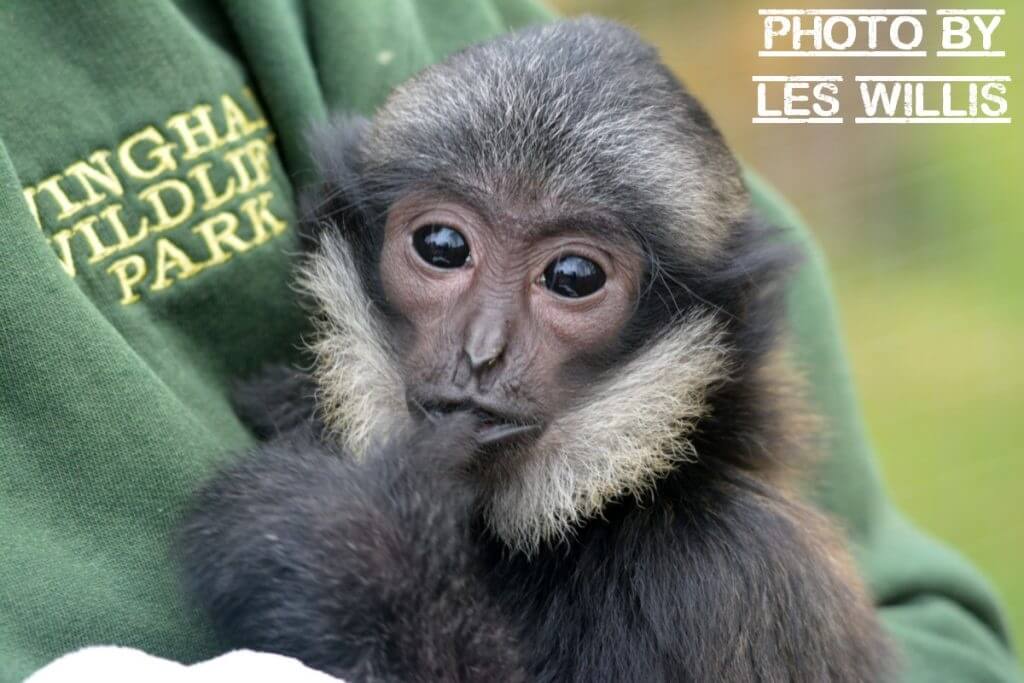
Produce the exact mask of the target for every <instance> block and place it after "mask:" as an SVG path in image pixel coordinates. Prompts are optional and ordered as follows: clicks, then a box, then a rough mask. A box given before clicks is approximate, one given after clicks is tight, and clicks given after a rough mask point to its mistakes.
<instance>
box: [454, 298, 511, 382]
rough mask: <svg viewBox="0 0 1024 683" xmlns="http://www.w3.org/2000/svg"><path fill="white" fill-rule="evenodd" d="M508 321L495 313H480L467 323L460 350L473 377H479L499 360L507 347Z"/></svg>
mask: <svg viewBox="0 0 1024 683" xmlns="http://www.w3.org/2000/svg"><path fill="white" fill-rule="evenodd" d="M510 322H511V321H509V320H508V319H507V318H506V317H505V316H504V315H501V314H497V313H487V312H484V313H481V314H479V315H477V316H476V317H475V318H473V320H472V321H471V322H470V323H469V326H468V327H467V329H466V339H465V343H464V344H463V347H462V350H463V351H464V352H465V354H466V359H467V360H468V361H469V367H470V369H471V370H472V372H473V374H474V375H480V374H481V373H483V372H484V371H485V370H487V369H488V368H490V367H491V366H493V365H496V364H497V363H498V361H499V360H501V357H502V355H503V354H504V353H505V347H506V346H507V345H508V328H509V326H510V325H509V323H510Z"/></svg>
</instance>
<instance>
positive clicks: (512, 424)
mask: <svg viewBox="0 0 1024 683" xmlns="http://www.w3.org/2000/svg"><path fill="white" fill-rule="evenodd" d="M422 407H423V408H424V410H425V411H426V412H427V413H428V414H431V415H435V416H440V415H450V414H452V413H457V412H466V413H470V414H471V415H473V416H474V417H475V418H476V419H477V420H478V422H479V427H478V428H477V432H476V434H477V440H478V442H479V444H480V445H481V446H493V445H497V444H504V443H510V442H512V441H515V440H518V439H521V438H526V437H528V436H532V435H535V434H537V433H539V432H540V431H541V426H540V425H539V424H538V423H536V422H532V421H529V420H525V419H522V418H521V417H518V416H515V415H511V414H509V413H506V412H504V411H501V410H497V409H495V408H493V407H491V406H484V405H481V404H480V403H478V402H476V401H473V400H468V399H467V400H454V401H451V400H448V401H431V402H428V403H426V404H423V405H422Z"/></svg>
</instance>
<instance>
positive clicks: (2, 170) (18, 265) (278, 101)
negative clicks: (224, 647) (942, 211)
mask: <svg viewBox="0 0 1024 683" xmlns="http://www.w3.org/2000/svg"><path fill="white" fill-rule="evenodd" d="M143 4H144V5H145V6H143ZM545 16H546V14H545V12H544V11H543V10H542V9H541V8H540V7H538V6H535V5H534V4H532V0H488V1H486V2H455V1H454V0H421V1H419V2H413V1H412V0H401V1H398V0H394V1H393V0H387V1H385V0H344V1H338V0H306V2H299V1H298V0H293V1H291V2H289V1H288V0H264V1H262V2H248V1H246V0H220V1H219V2H208V3H206V2H201V1H200V0H195V1H192V0H189V1H182V2H178V3H175V2H171V1H169V0H148V1H147V2H145V3H139V2H131V3H128V2H106V3H97V2H92V1H89V0H65V1H64V2H61V3H46V2H38V1H37V0H5V2H3V3H2V4H0V681H3V682H7V681H16V680H19V679H20V678H22V677H23V676H25V675H26V674H28V673H30V672H31V671H33V670H34V669H36V668H38V667H40V666H42V665H43V664H45V663H46V662H48V661H50V660H51V659H53V658H54V657H56V656H58V655H59V654H61V653H64V652H66V651H68V650H70V649H73V648H77V647H80V646H83V645H86V644H98V643H107V644H119V645H128V646H134V647H138V648H142V649H144V650H147V651H149V652H151V653H154V654H157V655H161V656H164V657H170V658H173V659H176V660H181V661H185V662H191V661H195V660H198V659H201V658H205V657H209V656H211V655H214V654H216V653H217V652H218V651H219V649H220V647H221V646H220V645H219V644H218V643H217V642H216V641H215V640H214V639H213V637H212V635H211V633H210V631H209V629H208V626H207V625H206V624H205V623H204V622H203V620H202V618H201V616H200V615H199V614H198V613H197V612H196V611H195V610H194V609H192V608H190V607H189V606H188V605H187V604H186V602H185V600H184V599H183V596H182V594H181V592H180V591H179V589H178V587H177V585H176V581H175V574H174V569H173V563H172V560H171V558H170V552H169V537H170V532H171V530H172V529H173V527H174V525H175V523H176V521H177V520H178V518H179V515H180V513H181V510H182V507H183V505H184V504H185V503H186V501H187V500H188V497H189V493H190V491H192V490H193V488H194V487H195V486H196V484H197V482H198V481H200V480H201V479H202V478H203V477H204V476H205V475H207V474H208V473H209V472H210V471H211V468H212V467H213V466H214V465H215V464H216V463H217V462H218V461H219V459H220V458H223V457H224V455H225V454H226V453H227V452H229V451H232V450H235V449H239V448H241V447H244V446H245V445H247V444H248V443H250V441H251V438H252V437H251V436H250V435H249V434H248V433H247V431H246V429H245V427H244V426H243V425H242V424H240V423H239V421H238V420H237V418H236V417H235V416H234V414H233V412H232V410H231V407H230V405H229V402H228V392H229V386H230V384H231V382H232V381H233V380H235V379H236V378H239V377H242V376H245V375H247V374H249V373H252V372H253V371H255V370H256V369H258V368H259V367H260V366H262V365H264V364H266V363H271V362H281V361H289V360H295V359H296V358H297V356H298V354H297V348H298V345H299V341H300V335H301V334H302V332H303V331H304V329H305V327H304V322H303V316H302V314H301V312H300V311H299V309H298V308H297V306H296V304H295V301H294V294H293V292H292V291H291V290H290V289H289V285H288V279H289V266H290V261H291V259H292V256H293V255H294V252H295V250H296V244H295V232H294V222H295V212H294V209H293V200H294V194H295V190H294V187H295V185H296V184H301V183H302V182H305V181H306V180H308V179H309V178H310V164H309V160H308V151H309V150H308V149H307V148H306V144H305V142H304V135H303V134H304V131H305V130H306V129H307V127H308V124H309V123H310V122H311V121H314V120H316V119H321V118H323V117H324V116H325V114H326V112H327V111H328V110H354V111H360V112H370V111H372V109H373V107H374V106H375V105H376V104H377V103H379V102H380V101H381V99H382V97H383V96H384V95H385V94H386V92H387V91H388V89H389V88H390V87H391V86H392V85H394V84H395V83H398V82H400V81H402V80H403V79H405V78H406V77H407V76H408V75H410V74H411V73H413V72H414V71H416V70H418V69H419V68H421V67H423V66H424V65H426V64H428V63H430V62H432V61H435V60H437V59H439V58H441V57H442V56H444V55H445V54H446V53H448V52H450V51H452V50H455V49H457V48H459V47H461V46H463V45H465V44H467V43H470V42H473V41H477V40H480V39H483V38H487V37H490V36H493V35H495V34H497V33H499V32H502V31H505V30H507V29H508V28H510V27H512V26H516V25H520V24H522V23H525V22H529V21H535V20H540V19H543V18H544V17H545ZM683 76H684V77H685V74H683ZM751 184H752V185H753V188H754V190H755V194H756V197H757V201H758V203H759V204H760V205H761V206H762V207H763V208H764V209H765V210H766V211H768V212H770V213H771V214H772V215H773V216H775V217H776V218H777V219H778V221H780V222H781V223H783V224H785V225H787V226H790V229H791V230H792V234H793V236H794V239H798V240H802V241H804V243H805V244H806V245H807V250H808V253H809V254H810V258H809V260H808V262H807V264H806V266H805V267H804V268H803V270H802V271H801V273H800V276H799V278H798V280H797V282H796V283H795V284H794V286H793V289H792V303H793V322H794V325H795V328H796V340H797V344H798V351H799V354H800V358H801V359H802V360H803V361H804V362H805V363H806V364H807V366H808V367H809V369H810V373H811V377H812V380H813V386H814V389H815V392H816V393H815V396H816V399H817V401H818V402H819V404H820V407H821V409H822V411H823V412H824V413H825V415H826V416H827V417H828V418H829V419H830V421H831V431H830V433H831V437H832V443H831V450H830V457H829V459H828V460H827V462H826V464H825V465H824V466H823V468H822V471H821V472H820V476H819V477H818V478H817V480H816V481H817V490H816V491H815V494H816V495H817V496H818V498H819V499H820V500H821V501H822V503H823V504H824V505H825V506H826V507H827V508H828V509H829V510H831V511H832V512H833V513H835V514H836V515H837V516H838V517H839V518H840V519H841V520H842V521H843V522H844V523H845V524H846V526H847V527H848V528H849V531H850V533H851V536H852V539H853V542H854V544H855V551H856V554H857V558H858V560H859V562H860V564H861V567H862V569H863V571H864V573H865V575H866V576H867V578H868V582H869V584H870V586H871V589H872V590H873V592H874V595H875V596H876V599H877V602H878V605H879V609H880V612H881V615H882V618H883V619H884V622H885V624H886V626H887V627H888V628H889V629H890V630H891V632H892V633H893V635H894V636H895V637H896V638H897V639H898V641H899V642H900V644H901V646H902V647H903V650H904V653H905V657H906V662H907V671H908V676H907V678H908V680H912V681H1008V680H1014V679H1015V677H1016V675H1017V674H1016V673H1015V672H1016V667H1015V664H1014V662H1013V659H1012V656H1011V654H1010V653H1009V648H1008V644H1007V635H1006V631H1005V628H1004V626H1003V622H1002V620H1001V618H1000V615H999V613H998V610H997V607H996V605H995V601H994V599H993V597H992V594H991V592H990V591H989V588H988V587H987V586H986V584H985V583H984V581H983V580H982V579H981V578H980V577H979V576H978V574H977V573H975V571H974V570H973V569H971V568H970V567H969V566H968V565H967V564H965V563H964V561H963V560H961V559H960V558H959V557H958V556H957V555H955V554H953V553H952V552H950V551H949V550H947V549H945V548H943V547H941V546H940V545H938V544H936V543H935V542H934V541H932V540H931V539H929V538H927V537H925V536H924V535H922V534H921V533H920V532H919V531H917V530H916V529H915V528H914V527H913V526H911V525H910V524H908V523H907V522H906V521H905V520H904V518H903V517H902V516H901V515H900V514H899V513H898V512H897V511H896V510H895V509H893V507H892V505H891V504H890V503H889V501H888V500H887V499H886V497H885V495H884V492H883V490H882V488H881V485H880V483H879V479H878V474H877V472H876V469H875V467H874V465H873V464H872V460H871V453H870V449H869V446H868V444H867V442H866V440H865V437H864V432H863V428H862V425H861V423H860V421H859V418H858V416H857V412H856V409H855V406H854V399H853V395H852V391H851V387H850V381H849V377H848V371H847V368H846V365H845V363H844V360H843V356H842V351H841V348H840V343H839V340H838V337H837V331H836V321H835V318H834V314H833V311H832V300H831V297H830V294H829V290H828V285H827V283H826V279H825V275H824V272H823V270H822V265H821V260H820V257H819V255H818V253H817V252H816V251H815V249H814V247H813V246H812V245H811V243H810V242H809V240H808V239H807V237H806V234H805V232H804V231H803V229H802V228H801V227H799V225H798V224H797V222H796V220H795V218H794V217H793V215H792V214H791V213H789V212H788V211H787V210H786V209H784V208H781V204H780V203H779V202H778V200H776V199H774V198H772V197H771V196H770V193H769V192H768V191H767V190H765V189H764V188H763V187H762V186H761V185H760V184H759V183H758V182H757V181H756V179H751Z"/></svg>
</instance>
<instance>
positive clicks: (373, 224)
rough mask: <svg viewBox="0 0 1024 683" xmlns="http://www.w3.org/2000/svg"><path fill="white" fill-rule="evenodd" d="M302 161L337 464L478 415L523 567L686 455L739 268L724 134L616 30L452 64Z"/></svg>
mask: <svg viewBox="0 0 1024 683" xmlns="http://www.w3.org/2000/svg"><path fill="white" fill-rule="evenodd" d="M568 43H573V44H572V45H571V46H569V47H571V49H565V50H555V49H553V48H552V46H553V45H563V46H564V45H568ZM533 52H536V53H537V54H543V55H545V58H544V59H537V60H525V61H524V60H522V59H521V57H520V56H521V55H523V54H532V53H533ZM581 55H584V56H586V60H584V61H580V59H581V57H580V56H581ZM314 147H315V148H317V149H318V150H319V154H320V159H319V167H320V169H319V170H320V173H321V176H322V177H323V179H324V187H323V188H321V192H320V193H319V196H320V197H326V198H327V200H326V201H321V203H320V205H318V206H315V207H313V208H312V210H310V213H311V214H312V215H313V216H314V223H315V225H314V226H313V230H314V232H315V233H316V239H315V241H316V244H315V246H314V248H313V250H312V253H311V255H310V257H309V258H308V260H307V263H306V266H305V271H304V275H303V277H302V278H301V284H302V285H303V286H304V288H305V290H306V291H307V293H308V294H309V295H310V297H311V298H312V300H313V301H314V302H315V304H316V305H317V307H318V309H319V323H320V325H319V333H318V335H317V339H316V342H315V345H314V350H315V351H316V353H317V357H318V361H317V366H316V370H315V372H314V374H315V376H316V379H317V382H318V384H319V394H318V395H319V398H320V407H321V412H322V415H323V417H324V421H325V423H326V425H327V427H328V429H329V430H331V431H332V432H333V433H334V434H335V436H336V438H338V439H339V440H340V441H341V442H342V443H343V444H344V445H345V446H347V447H348V448H349V449H350V450H352V451H353V452H354V453H356V454H357V455H358V454H360V453H364V452H367V451H368V450H369V445H370V444H372V443H373V442H375V441H380V440H381V439H383V438H385V437H386V436H387V435H389V434H391V433H394V431H395V430H399V429H403V428H404V427H406V426H408V425H410V424H412V423H415V422H416V421H418V420H423V419H431V417H432V416H433V415H436V414H438V413H447V412H453V411H468V412H471V413H473V414H475V415H476V416H477V417H478V418H479V420H480V428H479V431H478V434H477V436H478V438H479V440H480V442H481V445H482V446H483V448H481V456H482V457H481V458H480V472H479V474H480V476H481V478H480V482H481V500H482V504H483V508H484V511H485V516H486V518H487V521H488V523H489V526H490V527H491V528H492V530H493V531H494V532H495V533H496V534H497V535H498V536H500V537H501V538H502V539H503V540H505V541H506V542H507V544H508V545H509V546H511V547H513V548H517V549H522V550H525V551H530V550H532V549H535V548H537V547H538V545H539V544H540V543H542V542H544V541H549V540H552V539H557V538H559V537H563V536H565V535H567V534H570V533H572V530H573V528H574V527H575V526H576V525H578V524H579V523H581V522H582V521H584V520H586V519H588V518H591V517H593V516H595V515H598V514H600V512H601V510H602V508H603V507H604V506H605V505H606V504H607V503H608V502H609V501H610V500H613V499H615V498H616V497H618V496H622V495H632V494H642V493H644V492H645V491H647V490H649V489H650V487H651V486H652V485H653V483H654V482H655V481H656V480H657V478H658V477H660V476H662V475H664V474H665V473H667V472H668V471H670V470H672V469H673V468H675V467H676V466H678V464H679V463H680V462H681V461H683V460H687V459H693V458H694V457H696V456H695V453H694V447H693V445H692V443H691V440H690V438H689V437H690V434H691V433H692V432H693V430H694V428H695V425H696V424H697V422H698V421H699V420H700V419H701V417H703V416H704V415H705V414H706V413H707V410H708V407H707V403H708V402H707V396H708V394H709V392H711V391H712V390H713V389H714V387H715V386H716V385H718V384H720V383H721V382H723V381H724V380H725V379H726V378H727V377H728V376H729V374H730V371H731V366H732V364H733V358H732V355H733V354H732V351H731V346H730V343H729V337H730V335H731V334H732V332H731V330H730V326H733V327H734V326H735V321H737V320H742V315H743V311H742V310H741V309H742V307H743V306H744V301H746V299H747V297H748V296H749V294H750V292H748V291H747V289H748V285H749V283H750V282H753V279H752V278H750V277H749V272H744V268H745V267H746V266H743V263H744V259H746V258H747V257H748V256H751V255H752V258H753V261H752V262H753V264H754V265H753V267H754V268H757V267H759V266H758V265H757V260H758V259H757V256H756V253H758V252H756V250H749V251H750V253H749V254H748V253H747V252H746V251H744V250H746V249H747V247H748V246H749V244H752V241H751V239H748V238H749V237H750V235H748V234H746V233H745V232H744V225H746V222H747V221H748V219H749V204H748V197H747V193H746V190H745V188H744V187H743V183H742V181H741V180H740V177H739V170H738V166H737V164H736V162H735V160H734V159H733V157H732V155H731V154H730V152H729V151H728V149H727V147H726V146H725V144H724V142H723V140H722V138H721V135H720V134H719V133H718V131H717V130H716V129H715V127H714V125H713V123H712V122H711V121H710V119H709V118H708V116H707V115H706V113H705V112H704V111H703V109H702V108H701V107H700V105H699V104H698V103H697V102H696V101H695V100H694V99H693V98H692V97H691V96H690V95H689V94H688V93H687V92H686V91H685V89H683V88H682V86H681V85H680V84H679V83H678V81H676V80H675V78H674V77H673V76H672V75H671V74H670V73H669V72H668V71H667V70H666V69H665V68H664V67H663V66H662V65H661V64H660V62H658V59H657V55H656V53H655V52H654V51H653V49H651V48H649V47H648V46H646V45H644V44H643V43H641V42H640V41H639V39H638V38H637V37H636V36H635V34H633V33H631V32H629V31H628V30H626V29H622V28H620V27H612V26H609V25H607V24H605V23H602V22H597V21H589V22H588V21H587V20H584V21H581V22H578V23H577V24H576V25H575V26H574V28H573V29H572V30H565V29H564V28H563V27H560V26H558V25H553V26H551V27H544V28H538V29H537V30H534V31H528V32H522V33H518V34H512V35H510V36H506V37H504V38H499V39H497V40H495V41H492V42H489V43H485V44H482V45H478V46H474V47H471V48H469V49H467V50H465V51H462V52H459V53H457V54H455V55H453V56H452V57H451V58H449V59H448V60H447V61H445V62H442V63H441V64H438V65H435V66H432V67H429V68H427V69H426V70H424V71H423V72H421V73H420V74H419V75H417V76H415V77H414V78H412V79H411V80H409V81H407V82H406V83H405V84H403V85H402V86H400V87H398V88H397V89H396V90H395V91H394V92H393V93H392V95H391V96H390V97H389V98H388V100H387V101H386V102H385V104H384V105H383V106H382V108H381V109H380V110H379V111H378V112H377V113H376V115H375V116H374V117H373V119H372V120H351V119H349V120H344V121H339V122H335V123H334V124H332V125H331V126H329V127H328V129H326V130H325V131H323V132H322V134H321V135H320V136H319V139H318V140H315V141H314ZM737 264H740V266H739V267H738V266H737ZM751 272H752V271H751Z"/></svg>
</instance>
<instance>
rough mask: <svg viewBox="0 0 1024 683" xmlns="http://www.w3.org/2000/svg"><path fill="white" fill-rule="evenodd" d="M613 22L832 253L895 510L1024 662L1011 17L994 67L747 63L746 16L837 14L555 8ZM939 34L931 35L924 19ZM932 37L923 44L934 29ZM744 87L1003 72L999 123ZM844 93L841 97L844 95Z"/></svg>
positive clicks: (1023, 477) (1015, 32) (1017, 56)
mask: <svg viewBox="0 0 1024 683" xmlns="http://www.w3.org/2000/svg"><path fill="white" fill-rule="evenodd" d="M549 2H550V4H551V5H552V6H554V7H555V8H557V9H558V10H560V11H561V12H562V13H564V14H579V13H593V14H599V15H602V16H607V17H611V18H614V19H618V20H620V21H623V22H624V23H626V24H628V25H630V26H632V27H634V28H636V29H637V30H639V31H640V33H641V34H643V35H644V36H645V37H646V38H647V39H648V40H650V41H651V42H653V43H654V44H655V45H657V46H658V47H659V48H660V49H661V51H662V55H663V57H664V58H665V61H666V62H667V63H669V64H670V65H671V66H672V67H673V68H674V69H675V71H676V73H677V74H679V75H680V76H681V77H682V78H683V80H684V81H685V82H686V83H687V84H688V85H689V87H690V88H691V90H693V91H694V92H695V93H696V95H697V96H698V97H699V98H700V99H701V100H702V101H703V102H704V104H705V105H706V106H707V107H708V109H709V110H710V111H711V114H712V115H713V117H714V118H715V120H716V121H717V122H718V124H719V126H720V127H721V128H722V130H723V132H724V133H725V135H726V138H727V139H728V140H729V142H730V144H731V145H732V147H733V149H734V150H735V151H736V152H737V154H738V155H739V156H740V157H741V158H742V159H743V160H744V162H745V163H746V164H747V165H749V166H751V167H752V168H754V169H756V170H757V171H759V172H760V173H761V174H762V175H764V176H765V177H766V178H767V179H768V180H770V181H771V182H772V183H773V184H774V185H775V186H776V187H778V188H779V190H781V191H782V193H783V194H784V195H785V196H786V197H787V198H788V199H789V201H791V202H792V203H793V204H794V205H795V206H796V207H797V208H798V209H799V210H800V212H801V213H802V214H803V216H804V217H805V218H806V219H807V222H808V223H809V224H810V226H811V228H812V230H813V231H814V232H815V234H816V235H817V237H818V239H819V241H820V242H821V243H822V245H823V247H824V249H825V252H826V254H827V256H828V258H829V261H830V265H831V268H832V275H833V278H834V281H835V287H836V290H837V294H838V298H839V305H840V313H841V316H842V319H843V323H844V336H845V340H846V343H847V347H848V350H849V354H850V360H851V362H852V365H853V371H854V376H855V380H856V383H857V387H858V390H859V394H860V397H861V405H862V408H863V411H864V414H865V418H866V420H867V423H868V428H869V430H870V433H871V437H872V440H873V442H874V444H875V446H876V450H877V452H878V457H879V459H880V463H881V467H882V470H883V473H884V476H885V479H886V482H887V486H888V489H889V491H890V493H891V495H892V497H893V498H894V499H895V500H896V502H897V503H898V504H899V505H900V507H902V508H903V509H904V510H905V511H906V512H907V513H908V514H909V515H910V516H912V517H913V518H914V519H915V520H916V521H917V523H918V524H919V525H920V526H922V527H923V528H925V529H927V530H928V531H929V532H930V533H932V534H933V535H935V536H938V537H940V538H942V539H944V540H945V541H946V542H948V543H949V544H951V545H953V546H955V547H957V548H958V549H959V550H960V551H961V552H963V553H964V554H966V555H967V556H968V557H969V558H970V559H971V560H972V561H973V562H974V563H975V564H976V565H978V566H979V567H981V568H982V570H983V571H984V572H985V573H986V574H987V575H988V576H989V577H990V578H991V580H992V581H993V582H994V583H995V585H996V587H997V590H998V591H999V593H1000V594H1001V595H1002V597H1003V599H1004V602H1005V605H1006V608H1007V615H1008V617H1009V618H1010V621H1011V625H1012V626H1013V629H1014V635H1015V637H1016V641H1017V644H1018V651H1024V500H1022V499H1024V111H1021V110H1020V109H1019V107H1021V106H1024V98H1021V97H1020V96H1019V95H1016V94H1015V91H1016V90H1017V89H1019V88H1020V87H1022V83H1024V68H1022V64H1024V6H1021V5H1020V4H1019V0H1015V2H1014V3H1012V4H1011V3H1009V2H988V3H978V2H967V1H959V2H957V3H945V4H940V3H931V2H916V3H915V2H909V1H908V2H901V3H899V4H898V5H894V6H898V7H900V8H910V7H919V8H925V9H929V10H930V11H929V17H928V18H927V20H926V22H925V26H926V37H925V45H926V46H927V47H928V48H929V51H930V52H933V51H934V49H935V47H936V45H937V42H938V40H937V33H938V31H937V21H936V20H935V16H934V14H935V13H934V10H935V9H937V8H941V7H958V8H960V7H974V8H995V7H999V8H1005V9H1006V10H1007V15H1006V16H1005V17H1003V20H1002V24H1001V25H1000V27H999V28H998V29H997V30H996V32H995V34H994V45H993V49H1002V50H1005V51H1006V53H1007V56H1006V57H1005V58H987V59H986V58H960V59H950V58H947V59H938V58H935V57H927V58H920V59H877V58H841V59H834V58H833V59H822V58H818V59H815V58H803V59H799V58H798V59H788V58H771V59H766V58H759V57H758V56H757V51H758V49H759V46H760V43H761V39H762V36H761V31H762V24H761V20H760V17H759V16H758V14H757V10H758V9H759V8H760V7H765V8H767V7H795V8H810V7H844V8H846V7H854V8H856V7H862V8H870V7H877V6H879V5H885V4H886V3H877V2H876V3H873V4H863V3H856V2H849V1H846V0H843V1H841V2H828V1H826V0H820V1H816V2H813V3H808V2H806V1H803V2H790V3H781V4H780V3H775V4H771V3H765V2H762V3H758V2H749V1H747V0H743V1H736V2H722V1H721V0H719V1H717V2H716V1H712V0H690V1H689V2H680V1H678V0H549ZM933 22H934V23H933ZM929 29H931V30H929ZM755 74H762V75H770V74H780V75H781V74H801V75H804V74H842V75H844V76H846V81H848V82H849V81H852V80H853V76H854V75H857V74H860V75H881V74H891V75H900V74H914V75H921V74H934V75H946V74H965V75H967V74H970V75H1009V76H1011V77H1013V81H1014V82H1013V83H1011V84H1010V90H1009V96H1008V100H1009V115H1010V116H1014V115H1016V118H1015V120H1014V122H1013V123H1012V124H1010V125H952V124H944V125H928V126H913V125H903V126H893V125H888V126H885V125H882V126H879V125H875V126H865V125H854V124H853V122H852V116H853V114H854V112H855V110H856V109H857V108H858V107H859V98H857V99H851V97H850V96H854V97H856V96H857V93H856V91H855V90H853V89H844V90H843V92H842V96H843V97H844V99H843V111H844V112H845V114H846V116H847V122H846V123H844V124H842V125H835V126H792V125H789V126H787V125H774V126H766V125H753V124H752V123H751V120H750V119H751V117H752V116H754V111H755V99H754V97H755V90H754V85H753V83H752V82H751V76H753V75H755ZM846 88H849V83H847V85H846Z"/></svg>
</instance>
